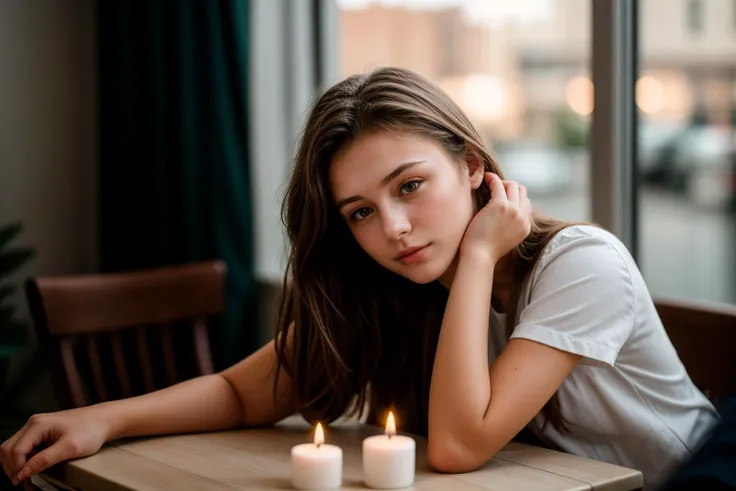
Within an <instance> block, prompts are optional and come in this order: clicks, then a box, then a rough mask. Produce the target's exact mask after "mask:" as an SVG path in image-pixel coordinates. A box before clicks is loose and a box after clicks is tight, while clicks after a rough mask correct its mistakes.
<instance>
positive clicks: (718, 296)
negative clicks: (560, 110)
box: [636, 0, 736, 303]
mask: <svg viewBox="0 0 736 491" xmlns="http://www.w3.org/2000/svg"><path fill="white" fill-rule="evenodd" d="M701 3H704V2H692V1H690V2H688V4H690V5H689V7H688V12H691V13H692V12H696V11H697V12H699V13H697V14H695V15H696V16H701V14H702V5H701V6H697V7H693V5H694V4H701ZM734 3H736V2H710V3H709V8H710V9H713V11H712V12H711V14H712V17H709V18H712V19H714V20H715V19H719V20H720V19H725V18H729V16H730V15H731V14H732V12H731V9H732V8H733V7H734V5H732V4H734ZM640 6H641V9H642V15H641V16H640V35H639V39H640V42H639V46H640V56H639V58H640V74H639V75H640V77H639V80H638V83H637V86H636V98H637V105H638V108H639V118H640V119H639V134H638V143H639V155H638V167H639V176H638V190H639V197H640V199H639V203H640V205H639V215H638V217H639V224H640V226H639V237H640V241H639V256H640V262H641V267H642V270H643V272H644V276H645V277H646V279H647V282H648V284H649V286H650V288H651V290H652V292H653V293H654V294H657V295H668V296H677V297H690V298H697V299H702V300H710V301H717V302H727V303H736V253H734V251H736V112H735V111H734V108H736V90H735V88H736V56H734V55H735V54H736V37H734V36H730V35H725V36H720V34H719V30H718V26H717V25H711V24H710V23H703V19H702V17H697V18H698V19H699V20H698V21H697V22H698V23H699V24H696V25H698V26H699V28H700V29H703V30H707V31H708V33H709V35H708V36H705V37H703V38H702V39H701V41H700V42H699V43H697V45H695V46H693V44H692V43H689V42H688V31H691V30H692V27H693V25H692V24H691V25H688V26H684V25H682V27H681V29H683V30H685V31H686V32H683V33H678V32H673V30H672V29H671V28H670V27H668V26H666V25H663V23H662V20H661V19H663V18H666V16H667V13H668V12H669V9H671V8H672V0H641V3H640ZM717 9H721V10H720V11H717ZM724 32H725V31H724ZM711 33H712V34H713V35H710V34H711ZM703 59H707V60H708V63H702V60H703Z"/></svg>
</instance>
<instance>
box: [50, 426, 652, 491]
mask: <svg viewBox="0 0 736 491" xmlns="http://www.w3.org/2000/svg"><path fill="white" fill-rule="evenodd" d="M378 433H381V428H377V427H375V426H368V425H362V424H359V423H356V422H349V423H342V424H337V425H335V426H330V427H329V428H328V429H327V431H326V440H327V442H328V443H334V444H337V445H339V446H341V447H342V449H343V460H344V463H343V465H344V467H343V486H342V489H349V490H358V489H366V487H365V484H364V483H363V478H362V462H361V445H362V441H363V439H364V438H365V437H366V436H368V435H375V434H378ZM311 438H312V433H311V429H310V427H309V426H308V425H307V424H306V423H305V422H304V421H303V420H301V419H298V418H289V419H287V420H285V421H284V422H282V423H280V424H278V425H277V426H275V427H273V428H267V429H257V430H237V431H224V432H216V433H205V434H193V435H176V436H164V437H155V438H145V439H133V440H125V441H121V442H117V443H113V444H109V445H106V446H105V447H104V448H102V449H101V450H100V451H99V452H98V453H96V454H95V455H92V456H90V457H86V458H84V459H78V460H75V461H71V462H66V463H63V464H60V465H58V466H56V467H55V468H53V469H51V470H50V472H48V473H46V474H44V475H43V476H41V477H43V478H44V479H47V480H49V482H51V483H52V484H53V483H54V482H55V484H56V486H57V487H58V488H61V486H60V484H62V483H63V484H64V485H66V486H69V488H71V489H76V490H81V491H97V490H105V491H123V490H124V491H131V490H134V491H159V490H197V491H234V490H246V489H247V490H274V489H278V490H288V489H291V460H290V453H289V452H290V449H291V447H292V446H294V445H296V444H297V443H303V442H306V441H310V440H311ZM416 440H417V469H416V480H415V483H414V486H413V488H410V489H417V490H427V491H463V490H473V491H482V490H498V491H501V490H509V491H514V490H536V491H573V490H574V491H583V490H590V489H596V490H605V491H629V490H634V489H639V488H641V486H642V474H641V473H640V472H639V471H635V470H631V469H627V468H624V467H619V466H615V465H611V464H606V463H603V462H598V461H595V460H590V459H585V458H582V457H576V456H573V455H569V454H566V453H561V452H555V451H552V450H546V449H542V448H538V447H533V446H529V445H523V444H520V443H510V444H509V445H507V446H506V447H505V448H504V449H503V450H502V451H501V452H500V453H499V454H498V455H497V456H496V457H494V458H493V459H491V460H490V461H489V462H488V463H487V464H486V465H485V466H484V467H482V468H481V469H479V470H477V471H474V472H469V473H466V474H440V473H436V472H433V471H432V470H431V469H430V468H429V466H428V465H427V458H426V453H427V452H426V449H427V445H426V440H425V439H424V438H421V437H416ZM62 489H63V488H62Z"/></svg>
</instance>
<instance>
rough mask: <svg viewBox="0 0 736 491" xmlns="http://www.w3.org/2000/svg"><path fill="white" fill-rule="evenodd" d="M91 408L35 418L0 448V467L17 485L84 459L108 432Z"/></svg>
mask: <svg viewBox="0 0 736 491" xmlns="http://www.w3.org/2000/svg"><path fill="white" fill-rule="evenodd" d="M90 409H91V408H80V409H72V410H69V411H61V412H57V413H50V414H36V415H33V416H31V418H30V419H29V420H28V422H27V423H26V424H25V426H23V428H21V429H20V430H18V432H17V433H16V434H15V435H13V436H11V437H10V438H9V439H8V440H7V441H6V442H5V443H3V444H2V446H0V463H2V466H3V471H5V474H6V475H7V476H8V478H9V479H10V480H11V481H12V482H13V485H17V484H18V483H19V482H21V481H24V480H25V479H28V478H29V477H31V476H32V475H34V474H37V473H39V472H41V471H43V470H45V469H46V468H48V467H50V466H52V465H54V464H57V463H58V462H61V461H62V460H68V459H73V458H77V457H86V456H87V455H91V454H93V453H95V452H97V451H98V450H99V449H100V448H101V447H102V444H103V443H105V440H106V439H107V435H108V428H107V425H106V424H105V422H104V420H103V419H102V418H100V417H99V413H94V412H93V411H90Z"/></svg>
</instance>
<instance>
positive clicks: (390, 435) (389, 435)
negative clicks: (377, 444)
mask: <svg viewBox="0 0 736 491" xmlns="http://www.w3.org/2000/svg"><path fill="white" fill-rule="evenodd" d="M392 436H393V433H391V432H390V431H389V433H388V439H389V440H390V439H391V437H392Z"/></svg>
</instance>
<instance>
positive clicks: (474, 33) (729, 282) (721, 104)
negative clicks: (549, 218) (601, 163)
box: [337, 0, 736, 303]
mask: <svg viewBox="0 0 736 491" xmlns="http://www.w3.org/2000/svg"><path fill="white" fill-rule="evenodd" d="M337 4H338V8H339V12H340V14H339V31H340V54H339V57H340V58H339V65H340V75H341V76H347V75H350V74H353V73H362V72H365V71H368V70H370V69H373V68H376V67H379V66H386V65H397V66H402V67H406V68H409V69H413V70H415V71H417V72H419V73H421V74H423V75H425V76H427V77H428V78H429V79H431V80H433V81H434V82H436V83H438V84H439V85H440V86H441V87H442V88H443V89H444V90H445V91H446V92H448V94H449V95H450V96H451V97H452V98H453V99H454V100H455V101H456V102H458V104H459V105H460V106H461V107H462V108H463V110H465V111H466V113H467V114H468V116H469V117H470V118H471V119H472V120H473V122H474V123H475V124H476V127H477V128H478V129H479V131H480V132H481V134H482V136H483V137H484V138H485V139H486V141H487V142H488V143H489V144H490V145H491V147H492V148H493V150H494V153H495V155H496V156H497V158H498V160H499V163H500V165H501V167H502V169H503V170H504V172H505V173H506V175H507V176H508V177H509V178H511V179H516V180H519V181H521V182H523V183H524V184H525V185H527V187H528V188H529V189H530V194H531V196H532V198H533V200H534V203H535V206H537V207H538V208H540V209H541V210H542V211H545V212H548V213H550V214H554V215H557V216H560V217H562V218H569V219H590V216H589V208H590V206H589V202H590V198H589V185H588V174H589V167H590V162H589V155H588V149H587V135H588V131H589V126H590V114H591V112H592V111H593V85H592V82H591V79H590V57H591V42H592V32H591V0H515V1H507V0H477V1H476V0H465V1H463V0H383V1H380V0H373V1H371V0H337ZM639 5H640V10H639V30H638V33H639V34H638V51H639V52H638V56H639V78H638V82H637V85H636V98H637V105H638V109H639V123H638V132H637V136H638V145H639V151H638V159H637V165H638V170H639V176H638V186H639V192H640V197H641V199H640V203H639V230H640V238H639V242H640V258H639V260H640V263H641V264H642V267H643V269H644V270H645V271H646V273H647V274H646V276H647V280H648V281H649V282H650V284H651V285H652V288H653V290H655V292H657V293H661V294H673V295H679V296H690V297H697V298H703V299H711V300H717V301H727V302H731V303H736V257H734V256H736V231H735V230H736V223H735V222H736V216H735V215H734V209H736V144H735V142H736V1H734V0H707V1H703V0H640V2H639Z"/></svg>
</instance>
